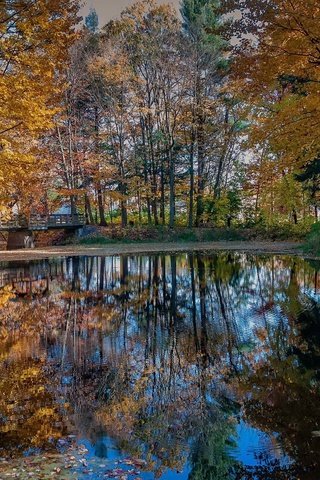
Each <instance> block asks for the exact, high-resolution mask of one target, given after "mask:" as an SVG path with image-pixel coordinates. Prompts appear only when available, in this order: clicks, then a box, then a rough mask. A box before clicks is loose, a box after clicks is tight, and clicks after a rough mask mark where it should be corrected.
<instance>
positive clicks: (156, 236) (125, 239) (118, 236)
mask: <svg viewBox="0 0 320 480" xmlns="http://www.w3.org/2000/svg"><path fill="white" fill-rule="evenodd" d="M295 227H297V226H285V227H284V226H282V227H278V226H277V227H275V226H273V227H269V228H263V229H262V228H250V229H248V228H247V229H246V228H193V229H189V228H185V227H177V228H174V229H169V228H167V227H155V226H150V227H149V226H132V227H127V228H121V227H120V226H113V227H92V226H91V227H90V226H88V227H86V228H85V229H84V231H83V232H82V234H81V236H80V237H78V238H73V239H72V243H73V244H78V245H110V244H111V245H112V244H117V243H124V244H128V243H140V242H144V243H145V242H164V243H167V242H176V243H182V242H219V241H266V240H268V241H286V240H289V241H297V242H301V241H303V240H304V239H305V236H306V231H301V229H300V230H299V229H298V228H295ZM66 243H69V242H68V241H67V242H66Z"/></svg>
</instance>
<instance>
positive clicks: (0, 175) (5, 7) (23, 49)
mask: <svg viewBox="0 0 320 480" xmlns="http://www.w3.org/2000/svg"><path fill="white" fill-rule="evenodd" d="M78 10H79V3H78V1H77V0H62V1H60V0H59V1H58V0H49V1H45V0H39V1H37V2H34V1H29V0H22V1H21V0H19V1H16V0H8V1H3V2H1V5H0V68H1V71H0V97H1V104H0V144H1V149H0V182H1V187H0V189H1V204H2V205H7V206H11V207H12V206H13V205H14V204H17V205H18V206H19V207H21V208H22V209H27V210H28V209H30V202H31V198H32V197H33V199H34V198H36V193H35V191H34V190H32V188H31V191H32V195H29V192H28V189H29V188H30V187H31V186H32V185H33V184H34V183H39V178H40V172H41V168H42V166H43V164H44V150H43V149H42V148H41V142H40V138H41V136H42V135H43V133H44V132H46V131H47V130H48V129H49V128H51V127H52V120H53V117H54V115H55V114H56V113H57V111H58V107H59V100H60V93H61V91H62V90H63V88H64V83H65V78H64V76H63V75H62V74H61V73H62V71H63V68H64V65H65V63H66V61H67V50H68V47H69V45H70V44H71V42H72V40H73V38H74V27H75V24H76V23H77V20H78V18H77V13H78Z"/></svg>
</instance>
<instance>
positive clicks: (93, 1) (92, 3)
mask: <svg viewBox="0 0 320 480" xmlns="http://www.w3.org/2000/svg"><path fill="white" fill-rule="evenodd" d="M132 3H134V0H85V6H84V7H83V8H82V10H81V15H82V16H83V17H85V16H86V15H87V14H88V12H89V10H90V8H94V9H95V10H96V11H97V14H98V16H99V24H100V26H103V25H105V24H106V23H107V22H108V21H109V20H110V19H111V18H115V17H117V16H119V14H120V13H121V12H122V10H123V9H124V8H126V7H127V6H128V5H131V4H132ZM163 3H172V4H173V5H174V6H175V8H177V9H178V8H179V4H180V1H179V0H171V1H170V0H168V1H163Z"/></svg>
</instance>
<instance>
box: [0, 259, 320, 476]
mask: <svg viewBox="0 0 320 480" xmlns="http://www.w3.org/2000/svg"><path fill="white" fill-rule="evenodd" d="M319 268H320V266H319V265H318V264H316V263H312V262H311V261H306V260H303V259H300V258H293V257H287V256H286V257H285V256H254V255H245V254H227V253H221V254H219V255H210V256H208V255H202V254H195V253H192V254H182V255H152V256H113V257H111V256H110V257H80V258H61V259H53V260H41V261H36V262H25V263H12V262H11V263H6V264H1V265H0V306H1V310H0V457H1V462H0V479H1V480H2V479H4V478H20V479H22V478H34V479H38V478H39V479H49V478H55V477H57V478H60V479H69V478H70V479H79V480H80V479H81V480H82V479H90V478H91V479H93V480H98V479H105V478H118V479H119V480H135V479H136V480H137V479H143V480H152V479H156V478H159V479H168V480H175V479H177V480H187V479H188V480H220V479H221V480H222V479H227V480H228V479H230V480H238V479H239V480H240V479H242V480H249V479H257V480H260V479H261V480H262V479H263V480H274V479H283V480H284V479H286V480H288V479H290V480H291V479H300V480H302V479H303V480H305V479H308V480H309V479H310V480H311V479H312V480H316V479H319V478H320V277H318V269H319Z"/></svg>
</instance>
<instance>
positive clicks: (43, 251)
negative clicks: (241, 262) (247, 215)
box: [0, 241, 319, 262]
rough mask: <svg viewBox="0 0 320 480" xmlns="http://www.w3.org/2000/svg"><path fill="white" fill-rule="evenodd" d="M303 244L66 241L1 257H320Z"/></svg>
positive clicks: (4, 251)
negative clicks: (225, 253)
mask: <svg viewBox="0 0 320 480" xmlns="http://www.w3.org/2000/svg"><path fill="white" fill-rule="evenodd" d="M300 247H301V244H300V243H297V242H288V241H278V242H270V241H265V242H261V241H216V242H185V243H175V242H172V243H171V242H168V243H160V242H154V243H146V242H145V243H143V242H141V243H131V244H128V243H120V242H119V243H115V244H110V245H90V246H88V245H65V246H55V247H42V248H41V247H39V248H35V249H33V250H29V249H28V250H25V249H20V250H9V251H7V250H1V251H0V261H1V262H6V261H23V260H26V261H27V260H41V259H46V258H57V257H66V256H67V257H80V256H109V255H121V254H128V255H130V254H156V253H159V254H160V253H184V252H208V253H209V252H211V253H212V252H215V251H219V252H220V251H232V252H234V251H238V252H243V253H245V252H249V253H250V252H251V253H254V254H278V255H296V256H301V257H304V258H309V259H317V258H319V257H314V256H310V255H308V254H304V253H303V252H302V251H301V250H300Z"/></svg>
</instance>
